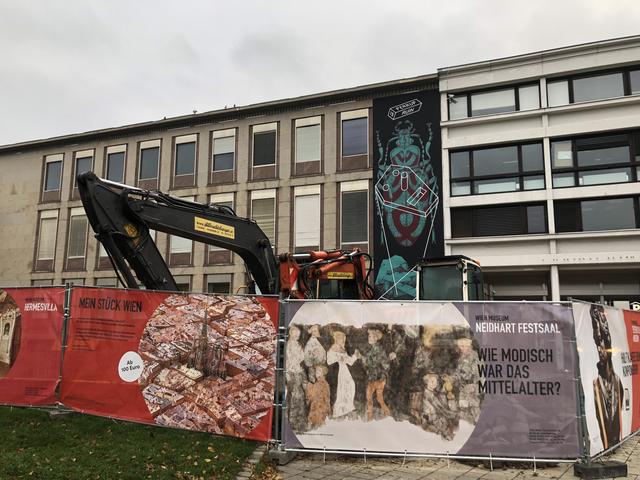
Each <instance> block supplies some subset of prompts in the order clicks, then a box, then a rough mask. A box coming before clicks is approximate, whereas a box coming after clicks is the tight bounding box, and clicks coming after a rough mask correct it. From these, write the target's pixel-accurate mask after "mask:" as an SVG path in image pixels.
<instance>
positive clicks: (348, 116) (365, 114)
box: [339, 108, 369, 158]
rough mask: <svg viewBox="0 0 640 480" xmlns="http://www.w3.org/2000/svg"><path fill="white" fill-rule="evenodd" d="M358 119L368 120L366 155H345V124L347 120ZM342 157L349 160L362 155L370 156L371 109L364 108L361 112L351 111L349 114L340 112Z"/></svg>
mask: <svg viewBox="0 0 640 480" xmlns="http://www.w3.org/2000/svg"><path fill="white" fill-rule="evenodd" d="M358 118H365V119H366V120H367V151H366V152H364V153H356V154H355V155H343V154H342V144H343V141H344V128H343V122H344V121H345V120H356V119H358ZM339 151H340V157H342V158H349V157H360V156H362V155H367V156H368V155H369V109H368V108H362V109H359V110H350V111H348V112H340V150H339Z"/></svg>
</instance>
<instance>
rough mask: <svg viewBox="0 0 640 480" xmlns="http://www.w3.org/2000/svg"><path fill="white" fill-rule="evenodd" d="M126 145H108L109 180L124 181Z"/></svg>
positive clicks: (107, 173) (107, 174)
mask: <svg viewBox="0 0 640 480" xmlns="http://www.w3.org/2000/svg"><path fill="white" fill-rule="evenodd" d="M126 153H127V147H126V145H119V146H117V147H107V166H106V168H105V171H106V177H107V180H111V181H112V182H118V183H124V170H125V158H126Z"/></svg>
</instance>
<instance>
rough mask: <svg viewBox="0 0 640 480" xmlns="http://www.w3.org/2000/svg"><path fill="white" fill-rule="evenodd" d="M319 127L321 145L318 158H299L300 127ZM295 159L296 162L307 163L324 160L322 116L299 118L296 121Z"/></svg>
mask: <svg viewBox="0 0 640 480" xmlns="http://www.w3.org/2000/svg"><path fill="white" fill-rule="evenodd" d="M316 125H317V126H318V127H319V133H318V135H319V137H320V138H319V139H318V142H319V145H318V158H317V159H316V160H299V159H298V129H299V128H305V127H313V126H316ZM293 138H294V157H295V158H294V161H295V163H306V162H319V161H321V160H322V116H321V115H318V116H315V117H307V118H298V119H296V120H295V123H294V137H293Z"/></svg>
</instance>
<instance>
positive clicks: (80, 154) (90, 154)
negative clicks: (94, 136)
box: [71, 148, 96, 198]
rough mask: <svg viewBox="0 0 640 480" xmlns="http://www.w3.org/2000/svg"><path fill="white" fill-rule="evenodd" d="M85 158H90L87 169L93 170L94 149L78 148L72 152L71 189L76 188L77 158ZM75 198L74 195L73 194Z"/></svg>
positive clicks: (94, 161) (94, 160)
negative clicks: (89, 166)
mask: <svg viewBox="0 0 640 480" xmlns="http://www.w3.org/2000/svg"><path fill="white" fill-rule="evenodd" d="M85 158H91V168H90V170H89V171H93V170H94V168H95V164H96V155H95V149H93V148H90V149H87V150H78V151H76V152H73V168H72V175H71V177H72V178H71V190H72V191H73V190H77V189H78V182H77V178H78V160H82V159H85ZM74 198H75V195H74Z"/></svg>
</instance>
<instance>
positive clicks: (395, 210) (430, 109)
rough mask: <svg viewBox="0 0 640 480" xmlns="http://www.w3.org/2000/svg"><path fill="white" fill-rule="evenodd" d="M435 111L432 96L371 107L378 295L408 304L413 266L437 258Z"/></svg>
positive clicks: (441, 240)
mask: <svg viewBox="0 0 640 480" xmlns="http://www.w3.org/2000/svg"><path fill="white" fill-rule="evenodd" d="M439 125H440V107H439V95H438V92H437V90H432V91H423V92H417V93H411V94H407V95H402V96H395V97H389V98H381V99H377V100H374V103H373V126H374V130H375V140H374V141H375V148H374V151H375V166H374V181H375V188H374V192H375V212H374V227H375V228H374V231H375V232H376V233H375V236H374V242H373V245H374V246H373V251H374V255H375V258H376V260H377V261H376V268H375V283H376V289H377V293H378V295H380V296H381V298H386V299H413V298H415V296H416V292H415V265H416V263H417V262H418V261H419V260H420V259H422V258H433V257H438V256H442V255H443V252H444V236H443V226H442V205H441V202H440V197H441V191H442V181H441V172H442V164H441V159H440V126H439Z"/></svg>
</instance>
